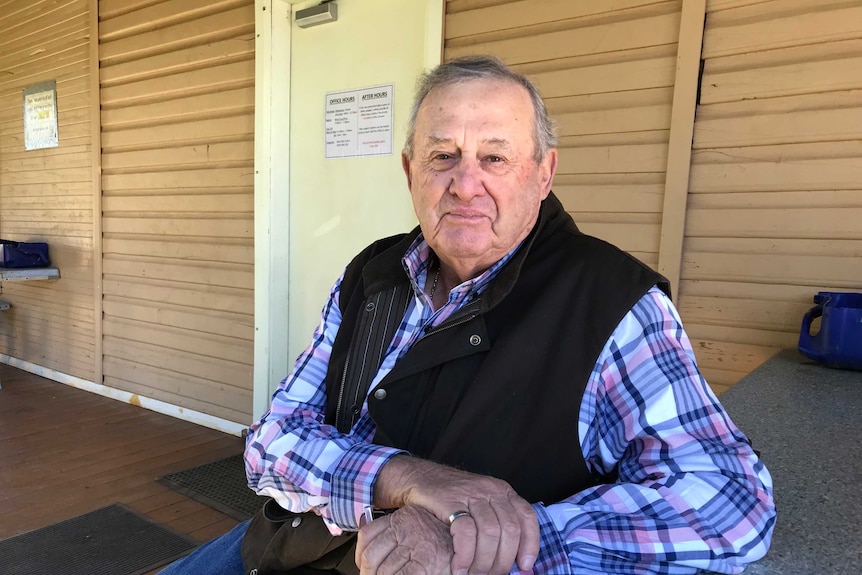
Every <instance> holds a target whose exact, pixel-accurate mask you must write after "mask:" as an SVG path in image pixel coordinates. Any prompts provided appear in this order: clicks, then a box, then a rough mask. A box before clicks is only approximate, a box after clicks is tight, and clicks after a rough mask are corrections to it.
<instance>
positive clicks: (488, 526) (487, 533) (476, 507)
mask: <svg viewBox="0 0 862 575" xmlns="http://www.w3.org/2000/svg"><path fill="white" fill-rule="evenodd" d="M470 515H471V517H472V518H473V521H474V522H475V523H476V555H475V556H474V557H473V564H472V565H471V566H470V573H471V574H478V573H490V571H491V567H493V566H494V562H495V561H496V559H497V549H498V548H499V546H500V521H499V520H498V519H497V514H496V513H495V512H494V509H493V508H492V507H491V505H490V504H489V503H488V502H486V501H481V502H475V503H474V504H472V505H470Z"/></svg>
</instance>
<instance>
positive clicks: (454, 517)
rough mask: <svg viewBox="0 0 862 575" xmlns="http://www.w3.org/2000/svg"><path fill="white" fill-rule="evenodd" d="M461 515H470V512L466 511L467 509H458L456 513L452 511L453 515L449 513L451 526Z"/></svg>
mask: <svg viewBox="0 0 862 575" xmlns="http://www.w3.org/2000/svg"><path fill="white" fill-rule="evenodd" d="M459 517H470V512H469V511H466V510H462V511H456V512H455V513H452V514H451V515H449V527H451V526H452V524H453V523H455V520H456V519H458V518H459Z"/></svg>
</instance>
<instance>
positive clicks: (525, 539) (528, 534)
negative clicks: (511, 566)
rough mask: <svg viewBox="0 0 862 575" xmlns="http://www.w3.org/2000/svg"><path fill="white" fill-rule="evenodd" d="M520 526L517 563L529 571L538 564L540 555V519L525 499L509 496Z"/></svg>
mask: <svg viewBox="0 0 862 575" xmlns="http://www.w3.org/2000/svg"><path fill="white" fill-rule="evenodd" d="M509 499H510V500H511V501H512V505H513V506H514V508H515V510H516V513H517V514H518V523H519V525H520V540H519V543H518V555H517V562H518V568H519V569H520V570H521V571H529V570H530V569H532V568H533V565H534V564H535V562H536V557H538V555H539V544H540V541H539V537H540V532H539V519H538V517H536V511H535V510H534V509H533V506H532V505H530V503H529V502H527V501H526V500H525V499H523V498H521V497H519V496H518V495H517V494H515V493H512V494H510V495H509Z"/></svg>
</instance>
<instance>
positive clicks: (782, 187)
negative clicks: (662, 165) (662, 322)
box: [680, 0, 862, 385]
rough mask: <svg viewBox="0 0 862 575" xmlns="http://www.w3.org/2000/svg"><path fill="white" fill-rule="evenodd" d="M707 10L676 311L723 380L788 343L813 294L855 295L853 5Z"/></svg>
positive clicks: (860, 145)
mask: <svg viewBox="0 0 862 575" xmlns="http://www.w3.org/2000/svg"><path fill="white" fill-rule="evenodd" d="M707 9H708V18H707V23H706V31H705V37H704V53H703V57H704V59H705V65H704V74H703V81H702V93H701V101H700V106H699V108H698V112H697V120H696V122H695V134H694V154H693V158H692V172H691V180H690V187H689V200H688V214H687V222H686V240H685V250H684V262H683V270H682V282H681V286H680V296H681V299H680V310H681V313H682V315H683V319H684V320H685V322H686V326H687V328H688V331H689V333H690V334H691V336H692V338H693V339H694V340H695V344H696V350H697V353H698V357H699V360H700V364H701V366H702V367H703V368H704V372H705V373H706V375H707V376H708V378H709V379H710V381H711V382H712V383H713V384H719V385H731V384H733V383H734V382H736V381H737V380H738V379H739V378H740V377H741V376H742V375H744V374H745V373H746V372H747V371H748V370H750V369H752V368H753V367H756V366H757V365H758V364H759V363H760V362H762V361H763V360H765V359H766V358H768V357H769V356H770V355H772V354H773V353H774V352H775V351H776V350H777V349H778V348H781V347H795V346H796V342H797V338H798V333H799V326H800V323H801V319H802V314H803V313H804V312H805V310H806V309H808V308H809V307H810V306H811V305H812V303H811V298H812V296H813V295H814V294H815V293H816V292H817V291H819V290H827V289H839V290H840V289H844V290H848V289H849V290H856V291H858V290H860V289H862V258H860V257H859V256H860V254H862V223H860V222H862V184H860V182H862V127H860V126H862V6H860V5H859V3H858V2H846V1H829V0H827V1H824V0H781V1H777V0H776V1H771V2H764V1H759V2H758V1H752V0H748V1H742V0H715V1H713V2H710V3H709V4H708V5H707Z"/></svg>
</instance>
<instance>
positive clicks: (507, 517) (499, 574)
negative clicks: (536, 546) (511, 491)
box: [488, 499, 521, 575]
mask: <svg viewBox="0 0 862 575" xmlns="http://www.w3.org/2000/svg"><path fill="white" fill-rule="evenodd" d="M491 507H492V509H493V510H494V512H495V513H496V514H497V521H498V523H499V524H500V543H499V546H498V547H497V556H496V558H495V560H494V564H493V565H492V566H491V570H490V571H489V572H488V573H490V574H491V575H504V574H506V573H509V572H510V571H511V570H512V566H513V565H514V564H515V557H516V556H517V554H518V549H519V547H520V545H521V524H520V522H519V515H518V511H517V510H516V509H515V507H514V506H513V505H512V503H511V502H510V501H509V500H508V499H507V500H506V501H501V500H495V501H492V502H491Z"/></svg>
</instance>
